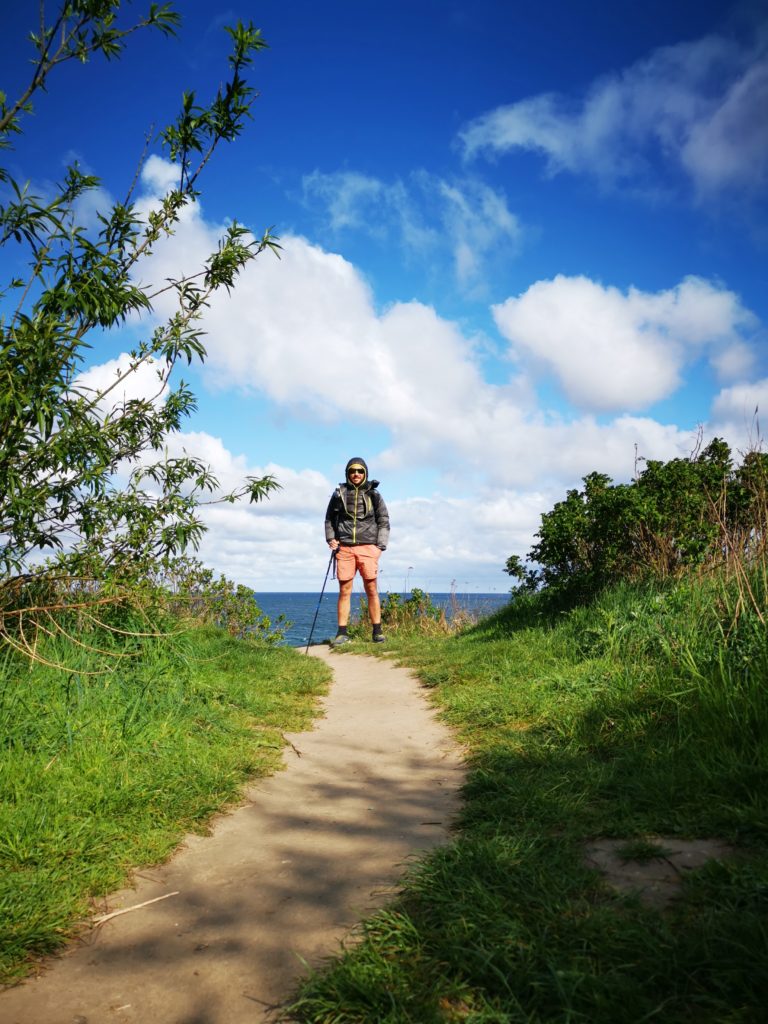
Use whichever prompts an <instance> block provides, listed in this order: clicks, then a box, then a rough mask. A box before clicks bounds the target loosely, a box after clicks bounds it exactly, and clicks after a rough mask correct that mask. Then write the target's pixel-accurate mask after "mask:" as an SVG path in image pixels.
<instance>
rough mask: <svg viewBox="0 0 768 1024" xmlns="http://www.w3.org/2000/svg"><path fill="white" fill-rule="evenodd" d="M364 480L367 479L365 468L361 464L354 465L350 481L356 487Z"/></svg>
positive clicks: (350, 472)
mask: <svg viewBox="0 0 768 1024" xmlns="http://www.w3.org/2000/svg"><path fill="white" fill-rule="evenodd" d="M363 480H365V470H364V469H363V468H362V467H359V466H352V467H351V469H350V471H349V482H350V483H351V484H353V485H354V486H355V487H359V486H360V484H361V483H362V482H363Z"/></svg>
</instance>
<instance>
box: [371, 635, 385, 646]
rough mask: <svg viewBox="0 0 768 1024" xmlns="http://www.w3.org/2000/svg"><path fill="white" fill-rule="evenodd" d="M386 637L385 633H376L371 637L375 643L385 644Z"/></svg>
mask: <svg viewBox="0 0 768 1024" xmlns="http://www.w3.org/2000/svg"><path fill="white" fill-rule="evenodd" d="M386 639H387V638H386V637H385V636H384V634H383V633H374V634H373V636H372V637H371V640H372V642H373V643H375V644H383V643H384V641H385V640H386Z"/></svg>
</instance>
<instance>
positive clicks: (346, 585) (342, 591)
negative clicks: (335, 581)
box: [336, 579, 354, 626]
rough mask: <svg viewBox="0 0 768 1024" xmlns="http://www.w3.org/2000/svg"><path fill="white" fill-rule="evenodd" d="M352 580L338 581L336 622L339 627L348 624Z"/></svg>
mask: <svg viewBox="0 0 768 1024" xmlns="http://www.w3.org/2000/svg"><path fill="white" fill-rule="evenodd" d="M353 583H354V579H351V580H343V581H342V580H339V600H338V604H337V605H336V608H337V622H338V624H339V625H340V626H346V625H347V624H348V623H349V606H350V603H351V601H352V584H353Z"/></svg>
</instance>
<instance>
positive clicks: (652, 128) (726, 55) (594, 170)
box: [460, 33, 768, 195]
mask: <svg viewBox="0 0 768 1024" xmlns="http://www.w3.org/2000/svg"><path fill="white" fill-rule="evenodd" d="M767 106H768V39H767V38H766V35H765V33H763V34H762V35H760V36H759V37H758V39H757V40H756V41H755V42H754V43H752V44H751V45H739V44H737V43H735V42H733V41H731V40H727V39H724V38H722V37H719V36H707V37H704V38H702V39H697V40H694V41H691V42H685V43H679V44H677V45H674V46H666V47H663V48H660V49H658V50H655V51H653V52H652V53H651V54H649V55H648V56H647V57H645V58H644V59H642V60H640V61H637V62H636V63H635V64H633V65H631V66H629V67H627V68H625V69H623V70H622V71H620V72H617V73H613V74H610V75H606V76H604V77H601V78H599V79H598V80H596V81H595V82H593V83H592V85H591V86H590V87H589V88H588V90H587V92H586V94H585V95H584V97H583V98H578V99H577V98H574V97H569V96H564V95H561V94H559V93H544V94H541V95H538V96H531V97H527V98H525V99H522V100H519V101H518V102H515V103H510V104H507V105H505V106H501V107H498V108H496V109H494V110H491V111H488V112H486V113H485V114H482V115H481V116H479V117H477V118H476V119H475V120H473V121H472V122H470V123H469V124H467V125H466V126H465V128H464V129H463V130H462V132H461V133H460V142H461V145H462V147H463V149H464V152H465V154H466V156H468V157H470V158H471V157H474V156H476V155H478V154H480V153H490V154H493V153H503V152H507V151H511V150H514V149H526V150H531V151H535V152H538V153H541V154H542V155H543V156H544V157H545V158H546V161H547V168H548V171H549V173H551V174H556V173H558V172H560V171H570V172H573V173H585V174H589V175H593V176H596V177H598V178H599V179H601V180H603V181H604V182H610V183H617V182H638V181H639V182H641V183H643V184H647V183H649V182H651V181H653V178H654V171H653V169H654V167H655V166H657V165H658V163H659V162H662V163H664V164H667V165H669V166H674V167H675V168H677V169H678V170H681V171H683V172H684V173H685V174H686V175H688V176H689V178H690V180H691V182H692V183H693V185H694V187H695V190H696V192H697V193H698V194H699V195H705V194H711V193H712V192H715V191H718V190H721V189H723V188H740V189H744V188H751V189H758V188H759V187H761V186H762V185H764V184H765V183H766V181H768V118H766V116H765V114H766V109H767Z"/></svg>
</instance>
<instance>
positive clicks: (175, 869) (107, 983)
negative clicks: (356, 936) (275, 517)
mask: <svg viewBox="0 0 768 1024" xmlns="http://www.w3.org/2000/svg"><path fill="white" fill-rule="evenodd" d="M312 654H313V655H314V656H316V657H321V658H323V659H324V660H326V661H328V662H329V663H330V664H331V665H332V667H333V670H334V682H333V684H332V687H331V691H330V694H329V695H328V697H327V698H325V699H324V702H323V704H324V717H323V718H321V719H319V720H318V721H317V723H316V725H315V728H314V730H313V731H311V732H306V733H300V734H293V735H291V736H289V739H290V740H291V742H292V743H293V744H294V746H295V748H296V750H298V751H299V752H300V754H301V756H299V755H298V754H297V753H296V752H294V751H293V750H291V748H288V750H287V753H286V755H285V759H286V765H287V767H286V769H285V771H282V772H279V773H278V774H277V775H274V776H272V777H271V778H268V779H263V780H260V781H259V782H257V783H256V784H254V785H253V786H251V787H250V788H249V789H248V791H247V793H246V794H245V797H246V802H245V803H244V805H243V806H241V807H238V808H237V809H236V810H234V811H233V812H232V813H229V814H226V815H224V816H222V817H221V818H220V819H218V820H217V821H216V823H215V825H214V828H213V833H212V835H210V836H205V837H199V836H190V837H188V838H187V840H186V841H185V842H184V844H183V846H182V848H181V849H180V850H179V852H178V853H177V854H176V855H175V856H174V857H173V858H172V860H171V861H169V862H168V863H167V864H164V865H161V866H159V867H156V868H152V869H148V870H145V871H142V872H141V873H140V875H137V877H136V878H135V883H136V884H135V887H134V888H132V889H128V890H125V891H123V892H120V893H117V894H115V895H114V896H113V897H112V898H110V900H109V901H108V902H109V909H110V910H112V909H119V908H120V907H128V906H133V905H134V904H137V903H141V902H143V901H145V900H151V899H153V898H155V897H157V896H164V895H165V894H167V893H170V892H174V891H178V895H175V896H170V897H169V898H168V899H164V900H161V901H159V902H157V903H154V904H151V905H150V906H147V907H144V908H143V909H140V910H137V911H135V912H132V913H128V914H125V915H122V916H120V917H116V918H114V919H113V920H111V921H109V922H107V923H106V924H103V925H101V926H99V927H98V928H95V929H94V930H92V931H91V932H89V933H87V934H86V935H85V936H84V938H83V940H82V941H81V942H79V943H77V944H75V945H73V946H72V948H71V949H70V950H69V951H68V952H67V953H66V954H65V955H63V956H62V957H60V958H56V959H53V960H51V961H50V963H49V965H48V967H47V969H46V970H45V972H44V973H43V974H41V975H40V976H38V977H36V978H33V979H30V980H29V981H27V982H25V983H23V984H22V985H19V986H17V987H15V988H13V989H9V990H7V991H6V992H4V993H1V994H0V1020H2V1021H3V1022H4V1024H112V1022H126V1024H147V1022H152V1024H241V1022H242V1024H245V1022H248V1024H253V1022H254V1021H268V1020H270V1019H273V1018H274V1013H275V1008H276V1007H278V1006H279V1005H280V1004H281V1002H284V1001H285V1000H286V999H287V998H289V997H290V996H291V994H292V992H293V990H294V987H295V984H296V982H297V980H298V978H299V977H300V976H301V975H302V974H303V973H304V972H305V970H306V968H305V967H304V961H307V962H308V963H310V964H315V963H317V962H318V960H319V959H320V958H322V957H323V956H327V955H329V954H331V953H334V952H335V951H336V950H337V948H338V942H339V940H340V939H342V938H343V937H344V935H345V934H346V933H347V932H348V931H349V929H350V928H351V927H353V926H354V925H355V923H356V922H357V921H359V919H360V918H361V917H362V916H364V915H365V914H366V913H367V912H369V911H370V910H371V909H373V908H374V907H376V906H379V905H381V904H382V902H383V901H384V899H385V898H386V896H387V895H388V894H389V893H391V892H392V890H393V888H394V887H395V886H396V883H397V880H398V878H399V877H400V876H401V874H402V871H403V867H404V861H405V860H406V859H407V858H408V857H409V856H410V855H412V854H415V853H418V852H419V851H424V850H428V849H430V848H432V847H434V846H436V845H437V844H439V843H441V842H443V841H445V839H446V834H447V826H448V825H449V823H450V821H451V818H452V817H453V815H454V814H455V812H456V810H457V808H458V802H459V800H458V790H459V787H460V785H461V783H462V781H463V771H462V764H461V754H460V751H459V750H458V748H457V746H456V744H455V741H454V740H453V739H452V737H451V735H450V733H449V732H448V730H447V729H446V728H445V726H443V725H442V724H441V723H440V722H438V721H437V719H436V716H435V713H434V712H433V711H432V710H431V709H430V707H429V705H428V703H427V701H426V699H425V697H424V694H423V692H422V691H421V690H420V687H419V684H418V682H417V680H416V679H415V678H414V677H413V676H412V675H411V674H410V673H409V672H407V671H406V670H405V669H401V668H397V667H395V666H394V665H391V664H389V663H388V662H386V661H380V660H377V659H373V658H363V657H359V656H353V655H348V654H345V655H344V656H339V655H334V654H333V653H332V652H331V651H329V650H328V648H325V647H316V648H313V649H312Z"/></svg>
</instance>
